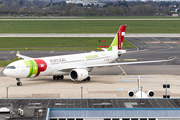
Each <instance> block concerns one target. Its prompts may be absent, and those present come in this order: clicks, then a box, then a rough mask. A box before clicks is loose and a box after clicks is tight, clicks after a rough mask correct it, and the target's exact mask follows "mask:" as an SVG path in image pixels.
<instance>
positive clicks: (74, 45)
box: [0, 37, 135, 50]
mask: <svg viewBox="0 0 180 120" xmlns="http://www.w3.org/2000/svg"><path fill="white" fill-rule="evenodd" d="M99 40H106V42H99ZM112 40H113V38H41V37H40V38H29V37H27V38H0V50H23V49H25V48H28V50H96V49H97V48H98V47H99V46H100V45H110V44H111V42H112ZM123 47H124V48H127V47H128V48H132V47H135V46H133V45H132V44H131V43H129V42H128V41H127V40H124V45H123Z"/></svg>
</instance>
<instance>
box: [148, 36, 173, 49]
mask: <svg viewBox="0 0 180 120" xmlns="http://www.w3.org/2000/svg"><path fill="white" fill-rule="evenodd" d="M151 38H152V39H154V40H156V41H158V42H161V41H159V40H158V39H156V38H154V37H151ZM163 44H165V45H166V46H168V47H170V48H173V47H171V46H170V45H168V44H166V43H164V42H163Z"/></svg>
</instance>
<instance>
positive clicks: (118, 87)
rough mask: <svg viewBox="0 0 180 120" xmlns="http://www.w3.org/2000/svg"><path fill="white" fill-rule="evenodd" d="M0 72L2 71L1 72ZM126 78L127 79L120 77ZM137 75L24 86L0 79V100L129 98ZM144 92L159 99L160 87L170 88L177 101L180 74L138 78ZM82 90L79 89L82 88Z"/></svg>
mask: <svg viewBox="0 0 180 120" xmlns="http://www.w3.org/2000/svg"><path fill="white" fill-rule="evenodd" d="M0 70H1V72H2V70H3V68H1V69H0ZM123 77H126V78H123ZM127 77H137V75H128V76H126V75H91V81H89V82H87V81H80V82H73V81H71V80H70V78H69V76H65V79H64V80H53V79H52V77H50V76H45V77H44V76H43V77H38V78H28V79H22V81H21V82H22V84H23V86H17V85H16V80H15V79H14V78H9V77H5V76H2V77H0V78H1V80H0V85H1V86H0V98H7V87H9V88H8V98H81V96H82V98H129V96H128V95H127V93H128V91H129V90H134V91H137V90H138V84H137V79H135V78H127ZM141 77H147V78H144V79H141V86H143V91H144V92H148V91H149V90H153V91H154V92H155V96H154V97H153V98H162V96H163V95H164V94H165V89H164V88H163V84H165V83H166V80H167V83H168V84H170V85H171V88H170V89H168V94H170V95H171V98H179V97H180V93H179V91H178V89H179V87H180V76H179V75H164V74H163V75H141ZM81 87H82V88H81ZM81 89H82V93H81Z"/></svg>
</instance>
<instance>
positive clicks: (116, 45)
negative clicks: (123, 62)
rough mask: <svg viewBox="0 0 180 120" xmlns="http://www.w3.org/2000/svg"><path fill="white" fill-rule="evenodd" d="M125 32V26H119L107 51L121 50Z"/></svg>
mask: <svg viewBox="0 0 180 120" xmlns="http://www.w3.org/2000/svg"><path fill="white" fill-rule="evenodd" d="M125 31H126V25H121V27H120V28H119V30H118V32H117V34H116V36H115V37H114V40H113V42H112V43H111V45H110V47H109V48H108V51H114V50H121V49H122V46H123V40H124V35H125Z"/></svg>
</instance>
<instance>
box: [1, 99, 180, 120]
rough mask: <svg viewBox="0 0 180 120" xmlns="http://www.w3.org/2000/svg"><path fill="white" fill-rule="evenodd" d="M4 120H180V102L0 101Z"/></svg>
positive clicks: (114, 100)
mask: <svg viewBox="0 0 180 120" xmlns="http://www.w3.org/2000/svg"><path fill="white" fill-rule="evenodd" d="M0 113H1V114H0V119H1V120H180V99H0Z"/></svg>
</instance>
